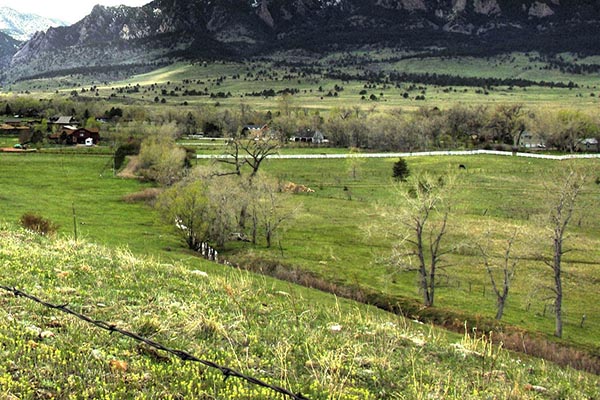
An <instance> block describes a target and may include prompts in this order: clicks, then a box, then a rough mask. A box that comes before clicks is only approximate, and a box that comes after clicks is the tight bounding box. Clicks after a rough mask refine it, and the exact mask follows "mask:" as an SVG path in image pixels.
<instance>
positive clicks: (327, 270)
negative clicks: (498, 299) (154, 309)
mask: <svg viewBox="0 0 600 400" xmlns="http://www.w3.org/2000/svg"><path fill="white" fill-rule="evenodd" d="M305 151H308V150H307V149H305ZM317 151H318V152H322V151H323V150H317ZM394 161H396V160H395V159H366V160H365V161H364V162H363V163H361V164H360V165H359V167H358V169H357V171H356V177H353V176H352V174H351V172H350V170H349V165H348V162H347V161H346V160H343V159H325V160H308V161H307V160H270V161H269V160H267V161H266V162H265V165H264V170H265V171H266V172H267V173H268V174H269V175H271V176H273V177H276V178H277V179H278V180H280V181H281V182H282V183H284V182H294V183H296V184H301V185H306V186H308V187H310V188H311V189H313V190H314V191H315V192H314V193H310V194H297V195H293V196H292V199H291V201H292V202H293V203H294V204H295V206H297V207H298V210H299V212H298V215H297V216H296V217H295V218H294V220H293V222H292V223H291V224H289V226H287V227H285V229H284V230H283V231H282V233H281V235H280V237H279V238H278V242H277V246H274V247H275V248H273V249H267V248H266V247H265V246H264V244H259V245H258V246H251V245H249V244H243V243H231V244H229V245H228V247H227V248H226V249H224V252H222V255H223V256H224V257H225V258H227V259H229V260H230V261H232V262H236V263H239V264H241V265H245V264H248V265H249V266H250V267H253V268H257V269H260V266H261V265H263V266H268V265H277V266H280V267H281V268H283V269H286V270H290V271H294V270H299V271H305V272H308V273H310V274H312V276H314V277H316V278H318V279H321V280H324V281H327V282H331V283H332V284H335V285H339V286H341V287H350V288H364V289H367V290H373V291H376V292H378V293H384V294H389V295H399V296H402V297H405V298H411V299H415V300H419V299H420V294H419V292H418V290H417V288H416V275H415V272H414V271H413V272H402V271H400V270H398V269H396V268H393V267H392V266H390V264H389V263H388V262H387V261H388V260H389V257H390V252H391V248H392V246H393V244H394V243H393V241H391V239H390V238H386V237H384V236H383V235H381V234H371V235H369V234H368V233H369V232H371V231H374V230H373V229H372V228H373V225H374V224H376V223H377V221H379V220H380V217H379V214H378V212H379V211H378V207H379V206H380V205H382V204H384V203H387V204H390V203H391V204H395V202H397V201H398V199H397V194H396V192H395V191H394V189H393V186H394V183H393V181H392V178H391V170H392V164H393V162H394ZM206 162H210V161H209V160H198V163H199V164H201V163H206ZM408 163H409V168H410V169H411V171H413V172H414V173H417V172H419V171H420V172H423V171H429V172H432V173H445V172H447V171H455V170H457V166H458V165H459V164H464V165H466V166H467V169H466V170H465V171H460V173H459V174H458V175H459V176H458V178H459V182H460V183H459V187H458V189H457V190H456V191H455V193H454V195H453V200H452V202H453V206H452V214H451V218H450V222H449V235H448V237H447V243H448V246H453V247H454V249H453V251H452V252H451V253H450V255H449V256H448V259H447V264H449V266H448V267H447V268H446V270H445V272H444V275H445V276H446V278H445V279H444V281H443V283H442V284H441V285H440V287H439V290H438V295H437V296H438V298H437V302H436V305H437V306H438V307H440V308H442V309H450V310H460V311H462V312H465V313H467V314H471V315H481V316H487V317H489V318H492V317H493V315H494V310H495V298H494V296H493V293H492V290H491V285H490V283H489V279H488V277H487V276H486V274H485V270H484V269H483V266H482V262H481V259H480V257H479V255H478V253H477V251H476V249H475V246H476V243H478V242H479V241H481V240H482V239H483V236H484V233H485V231H486V230H490V231H492V232H493V237H494V238H495V240H496V242H497V243H501V240H506V239H507V237H508V235H510V232H511V231H512V229H514V228H516V227H520V229H521V230H522V231H523V233H522V237H521V239H520V243H519V246H517V256H518V257H519V259H520V261H519V268H518V270H517V275H516V280H515V282H514V284H513V286H512V287H511V294H510V297H509V300H508V305H507V309H506V314H505V317H504V320H505V321H506V322H507V323H509V324H512V325H516V326H519V327H521V328H523V329H526V330H528V331H532V332H540V333H542V334H544V335H546V336H548V337H550V334H551V333H552V332H553V328H552V327H553V323H554V322H553V317H552V314H551V312H550V311H547V310H546V309H547V308H548V305H549V303H550V300H549V299H548V297H549V294H550V293H549V290H548V289H547V288H548V287H549V286H550V285H551V279H552V278H551V275H550V270H549V269H548V268H547V267H546V266H545V265H544V264H543V263H542V262H541V261H539V260H540V257H541V256H543V255H546V256H547V255H549V252H550V244H551V243H550V241H549V239H547V232H546V231H545V228H544V227H543V223H544V221H545V215H546V213H547V207H548V206H547V205H546V203H545V202H546V197H547V195H548V193H547V188H546V186H545V185H546V184H547V183H548V182H550V181H552V180H553V179H554V178H555V176H556V172H557V170H558V169H559V168H560V167H561V165H562V164H561V163H560V162H556V161H549V160H534V159H524V158H515V157H495V156H472V157H415V158H410V159H408ZM577 164H579V165H581V166H583V167H585V168H586V169H587V170H588V171H590V180H589V183H588V184H587V186H586V188H585V191H584V193H583V195H582V198H581V204H582V210H581V212H580V213H579V214H578V219H577V220H576V222H575V223H574V224H573V226H572V231H571V237H570V238H569V240H568V242H567V245H568V246H569V248H570V249H571V248H572V249H573V251H571V252H569V253H567V255H565V264H566V267H565V271H566V272H565V282H566V283H565V284H566V295H565V310H566V311H565V312H566V329H565V336H564V339H563V343H570V344H574V345H576V346H577V347H580V348H585V349H588V350H590V351H592V352H593V353H596V352H597V351H598V348H597V343H598V340H599V339H600V337H599V336H598V332H600V329H599V327H600V309H599V308H598V304H599V301H598V300H600V299H599V298H598V292H597V290H596V286H597V279H598V278H597V276H598V268H599V263H598V260H600V252H599V249H600V246H599V243H598V241H599V240H600V234H599V232H600V222H599V221H598V220H597V219H596V218H593V216H592V214H593V212H592V211H591V210H594V209H597V207H598V201H599V190H600V188H599V186H598V185H597V184H596V183H594V179H595V178H596V177H597V175H599V174H600V166H599V161H598V160H597V159H596V160H578V161H577ZM0 168H1V169H2V171H3V174H2V176H1V177H0V180H1V181H0V184H1V186H2V188H3V191H2V195H1V196H0V211H1V213H2V214H1V215H2V219H3V220H5V221H8V222H12V223H16V222H17V221H18V219H19V218H20V216H21V215H23V214H24V213H26V212H34V213H38V214H40V215H42V216H44V217H46V218H49V219H51V220H52V221H54V222H56V223H58V224H59V225H60V226H61V228H60V233H61V235H68V236H70V237H73V235H74V232H75V227H76V229H77V234H78V236H79V237H80V238H85V239H86V240H89V241H91V242H94V243H100V244H103V245H107V246H111V247H121V246H126V247H127V248H129V249H130V250H131V251H132V252H134V253H135V254H140V255H152V256H157V257H161V258H163V257H166V258H167V259H170V258H173V257H175V258H178V257H182V256H183V257H186V258H189V255H188V254H187V253H185V252H183V251H182V250H183V244H182V242H181V241H180V239H179V238H178V237H177V236H176V234H175V232H174V231H173V229H172V227H170V226H166V225H165V224H164V223H163V222H161V220H160V216H159V215H158V213H157V211H156V210H154V209H152V208H151V207H149V206H148V205H145V204H143V203H137V204H129V203H126V202H124V201H123V197H124V196H125V195H127V194H130V193H134V192H138V191H140V190H143V189H144V188H145V187H148V184H140V183H139V182H137V181H134V180H126V179H121V178H118V177H114V176H113V174H112V171H111V169H110V158H109V157H106V156H89V155H88V156H83V155H79V156H77V155H58V154H44V153H41V154H25V155H14V154H0ZM397 207H402V204H397ZM73 211H75V218H74V215H73ZM74 222H75V224H74ZM498 246H499V245H498ZM496 251H500V250H499V249H498V248H497V249H496ZM584 314H585V315H586V318H585V323H584V324H583V326H580V323H581V320H582V318H583V315H584Z"/></svg>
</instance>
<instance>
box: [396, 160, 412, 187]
mask: <svg viewBox="0 0 600 400" xmlns="http://www.w3.org/2000/svg"><path fill="white" fill-rule="evenodd" d="M409 175H410V170H409V169H408V164H407V163H406V160H404V158H402V157H400V159H399V160H398V161H396V162H395V163H394V169H393V177H394V178H395V179H396V180H399V181H402V182H404V181H406V178H408V176H409Z"/></svg>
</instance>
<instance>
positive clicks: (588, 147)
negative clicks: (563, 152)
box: [575, 138, 600, 152]
mask: <svg viewBox="0 0 600 400" xmlns="http://www.w3.org/2000/svg"><path fill="white" fill-rule="evenodd" d="M575 150H577V151H585V152H590V151H600V145H599V144H598V139H596V138H587V139H580V140H579V141H578V142H577V144H576V145H575Z"/></svg>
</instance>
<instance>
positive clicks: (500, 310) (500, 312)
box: [496, 297, 506, 321]
mask: <svg viewBox="0 0 600 400" xmlns="http://www.w3.org/2000/svg"><path fill="white" fill-rule="evenodd" d="M505 304H506V299H505V298H502V297H498V308H497V311H496V319H497V320H498V321H500V320H501V319H502V315H503V314H504V305H505Z"/></svg>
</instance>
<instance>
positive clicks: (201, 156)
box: [196, 150, 600, 161]
mask: <svg viewBox="0 0 600 400" xmlns="http://www.w3.org/2000/svg"><path fill="white" fill-rule="evenodd" d="M474 155H496V156H517V157H526V158H540V159H546V160H558V161H563V160H573V159H580V158H581V159H590V158H600V154H569V155H563V156H556V155H550V154H534V153H512V152H508V151H497V150H464V151H423V152H416V153H413V152H409V153H352V154H325V153H321V154H271V155H269V156H268V158H271V159H275V160H295V159H329V158H330V159H343V158H351V157H352V158H398V157H426V156H429V157H431V156H474ZM196 158H197V159H227V158H232V156H231V155H223V154H198V155H197V156H196ZM241 158H244V157H243V156H241ZM246 158H247V156H246Z"/></svg>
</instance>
